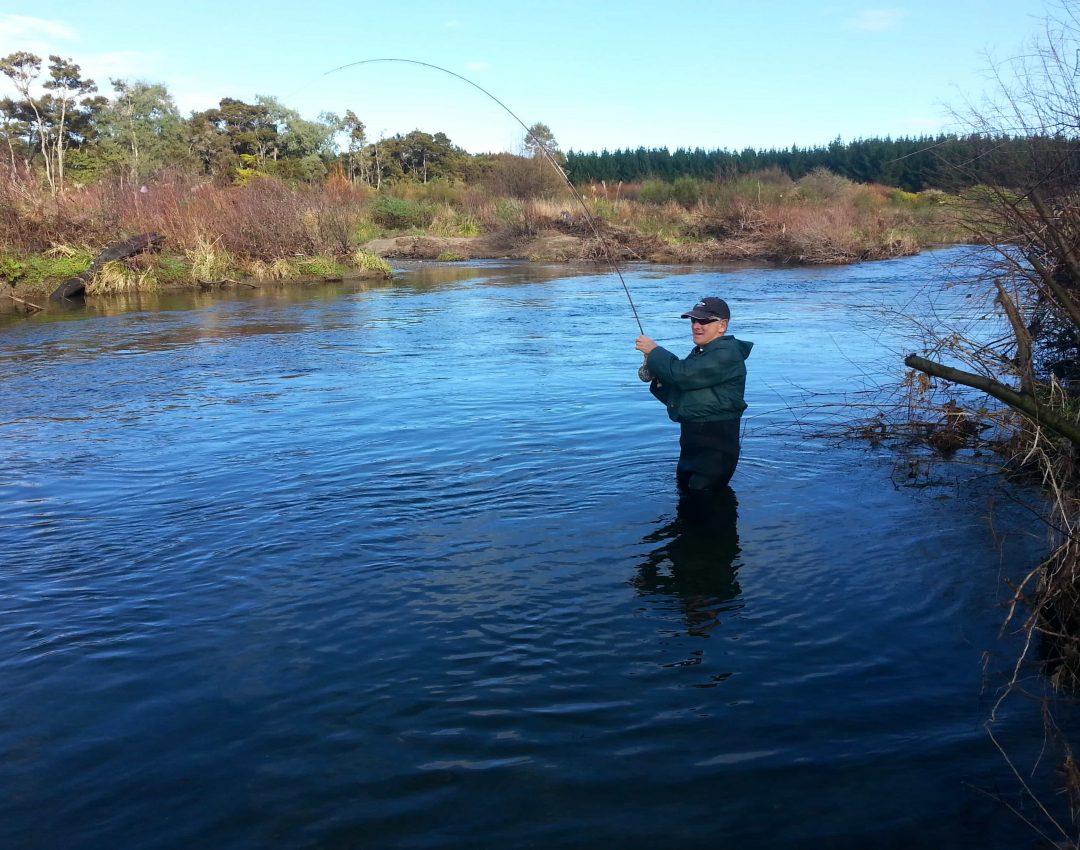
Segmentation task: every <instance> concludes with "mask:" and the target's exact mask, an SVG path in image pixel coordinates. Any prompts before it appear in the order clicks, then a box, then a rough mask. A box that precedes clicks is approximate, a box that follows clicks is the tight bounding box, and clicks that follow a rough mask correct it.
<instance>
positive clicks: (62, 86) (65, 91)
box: [42, 56, 97, 192]
mask: <svg viewBox="0 0 1080 850" xmlns="http://www.w3.org/2000/svg"><path fill="white" fill-rule="evenodd" d="M42 87H43V88H45V89H47V90H48V91H50V92H52V104H51V105H52V107H53V112H54V118H53V122H54V132H53V163H54V173H55V177H56V185H57V187H58V189H59V190H60V191H61V192H63V191H64V152H65V150H66V149H67V147H68V139H67V137H66V135H65V133H66V130H67V128H68V122H69V116H70V115H71V114H72V113H73V112H74V110H75V107H76V104H77V102H78V98H80V97H83V96H85V95H88V94H91V93H92V92H96V91H97V85H96V84H95V83H94V81H93V80H84V79H83V78H82V70H81V69H80V68H79V66H78V65H76V64H75V63H73V62H72V61H71V60H70V59H61V58H60V57H59V56H50V57H49V79H48V80H47V81H46V82H45V83H44V84H43V86H42Z"/></svg>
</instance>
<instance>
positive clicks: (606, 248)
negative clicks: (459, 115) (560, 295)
mask: <svg viewBox="0 0 1080 850" xmlns="http://www.w3.org/2000/svg"><path fill="white" fill-rule="evenodd" d="M388 62H397V63H401V64H405V65H418V66H419V67H421V68H430V69H431V70H433V71H440V72H442V73H443V74H449V75H450V76H451V77H455V78H456V79H458V80H461V82H463V83H466V84H468V85H470V86H472V87H473V88H474V89H476V90H477V91H478V92H480V93H481V94H483V95H484V96H485V97H487V98H489V99H490V100H492V101H494V102H495V103H496V104H497V105H498V106H499V107H501V108H502V110H503V111H504V112H506V114H507V115H509V116H510V117H511V118H513V119H514V120H515V121H517V123H518V124H520V125H521V129H523V130H524V131H525V136H526V138H529V139H532V141H533V143H534V144H535V145H536V147H537V149H538V150H539V151H540V152H541V154H542V155H543V157H544V159H546V160H547V161H548V162H549V163H550V164H551V167H552V168H554V169H555V171H556V173H557V174H558V175H559V176H560V177H561V178H562V180H563V182H564V183H565V184H566V187H567V188H568V189H569V190H570V194H572V195H573V196H574V199H575V200H576V201H577V202H578V204H579V205H580V206H581V210H582V212H583V213H584V214H585V221H586V223H587V224H588V225H589V229H590V230H591V231H592V233H593V235H594V236H595V237H596V241H597V243H598V244H599V245H600V249H601V252H602V253H603V255H604V260H605V262H606V263H607V264H608V266H610V267H611V270H612V271H613V272H615V275H616V276H617V277H618V278H619V283H620V284H621V285H622V289H623V292H624V293H626V300H627V301H628V302H629V303H630V310H631V312H632V313H633V314H634V321H635V322H636V323H637V326H638V332H639V333H641V335H642V336H644V335H645V329H644V328H643V327H642V326H641V319H640V318H639V317H638V311H637V307H636V306H635V305H634V299H633V298H632V297H631V295H630V287H628V286H627V285H626V280H625V279H624V278H623V273H622V269H620V268H619V264H618V263H617V262H615V256H614V254H612V252H611V245H610V244H609V243H608V240H607V239H606V238H604V234H603V233H601V232H600V225H599V224H598V223H597V221H596V218H595V216H593V214H592V213H591V212H590V211H589V207H588V205H587V204H586V203H585V199H584V197H582V195H581V194H580V193H579V192H578V190H577V189H576V188H574V184H573V183H572V182H571V180H570V178H569V176H567V174H566V171H565V170H564V169H563V167H562V166H561V165H560V164H559V161H558V160H557V159H556V158H555V155H554V154H553V153H552V152H551V151H550V150H549V149H548V146H547V145H546V144H544V140H543V139H540V138H538V137H537V136H536V134H535V133H533V132H532V130H530V129H529V128H528V127H527V126H526V124H525V122H524V121H522V120H521V118H519V117H518V115H517V113H515V112H514V110H512V109H511V108H510V107H509V106H507V105H506V104H505V103H503V102H502V101H501V100H499V99H498V98H497V97H495V95H493V94H492V93H491V92H489V91H488V90H487V89H485V88H484V87H483V86H481V85H480V84H479V83H476V82H473V81H472V80H470V79H469V78H468V77H464V76H462V75H461V74H458V73H457V72H455V71H451V70H450V69H448V68H443V67H442V66H440V65H434V64H432V63H431V62H421V61H419V60H417V59H361V60H360V61H359V62H350V63H348V64H347V65H341V66H339V67H337V68H332V69H331V70H329V71H326V72H325V73H324V74H323V75H322V76H323V77H328V76H330V75H331V74H336V73H338V72H339V71H345V70H347V69H349V68H358V67H359V66H361V65H374V64H378V63H388ZM638 377H640V378H641V380H643V381H649V380H651V379H652V376H651V375H650V374H649V370H648V368H647V367H646V366H642V367H641V368H640V369H638Z"/></svg>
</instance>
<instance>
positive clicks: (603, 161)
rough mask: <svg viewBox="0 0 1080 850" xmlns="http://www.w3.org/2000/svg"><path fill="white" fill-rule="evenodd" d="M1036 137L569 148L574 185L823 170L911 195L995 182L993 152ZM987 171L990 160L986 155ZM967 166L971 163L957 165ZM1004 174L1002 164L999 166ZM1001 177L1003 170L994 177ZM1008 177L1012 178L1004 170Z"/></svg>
mask: <svg viewBox="0 0 1080 850" xmlns="http://www.w3.org/2000/svg"><path fill="white" fill-rule="evenodd" d="M1030 141H1031V140H1030V139H1021V138H1013V137H1009V136H991V135H984V134H977V133H975V134H969V135H954V134H939V135H936V136H919V137H912V138H907V137H904V138H897V139H893V138H890V137H885V138H869V139H858V140H855V141H851V142H844V141H841V140H840V139H835V140H834V141H832V142H830V143H829V144H827V145H818V146H814V147H799V146H797V145H792V146H791V147H789V148H770V149H768V150H759V149H755V148H745V149H743V150H741V151H731V150H727V149H716V150H705V149H703V148H693V149H687V148H678V149H677V150H675V151H671V150H669V149H668V148H644V147H642V148H637V149H636V150H631V149H625V150H615V151H607V150H604V151H601V152H600V153H585V152H580V151H569V152H568V153H567V154H566V161H567V166H566V170H567V174H568V175H569V176H570V179H571V180H572V181H573V182H574V183H585V182H588V181H601V180H602V181H606V182H609V183H610V182H615V181H619V180H622V181H626V182H639V181H643V180H665V181H672V180H676V179H678V178H680V177H692V178H697V179H701V180H709V179H718V178H724V177H731V176H737V175H740V174H750V173H753V172H757V171H765V170H769V169H779V170H780V171H783V172H784V173H786V174H787V175H788V176H790V177H791V178H792V179H794V180H798V179H799V178H801V177H805V176H806V175H807V174H809V173H810V172H812V171H814V170H816V169H820V168H825V169H827V170H829V171H831V172H833V173H834V174H839V175H841V176H842V177H847V178H848V179H849V180H854V181H855V182H857V183H881V184H883V185H886V186H896V187H899V188H901V189H905V190H907V191H909V192H921V191H923V190H925V189H944V190H946V191H952V190H956V189H959V188H964V187H966V186H970V185H973V183H975V182H979V181H981V180H984V179H989V178H990V177H991V174H990V172H989V170H986V171H985V172H984V170H982V169H980V168H979V163H980V162H981V161H983V160H984V159H985V158H986V155H987V153H989V152H990V151H993V152H994V154H995V155H994V157H993V158H992V162H993V163H1000V162H1001V161H1002V159H1004V158H1008V151H1007V150H1003V149H1006V148H1007V149H1015V153H1016V155H1017V156H1021V157H1022V156H1023V151H1024V150H1026V148H1027V146H1028V145H1029V144H1030ZM986 161H987V165H988V169H989V166H990V162H991V160H989V159H987V160H986ZM960 164H963V165H964V166H965V167H964V168H962V169H958V168H957V166H958V165H960ZM995 170H997V171H998V172H999V169H995ZM993 176H994V177H995V178H998V179H1000V178H1001V176H1002V175H1001V174H1000V173H996V174H994V175H993ZM1006 176H1007V175H1006Z"/></svg>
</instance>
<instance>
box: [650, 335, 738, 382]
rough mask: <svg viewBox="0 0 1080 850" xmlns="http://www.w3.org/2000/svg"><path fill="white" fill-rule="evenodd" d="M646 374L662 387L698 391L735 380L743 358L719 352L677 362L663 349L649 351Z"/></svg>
mask: <svg viewBox="0 0 1080 850" xmlns="http://www.w3.org/2000/svg"><path fill="white" fill-rule="evenodd" d="M646 362H647V363H648V365H649V371H650V372H652V373H653V375H654V376H655V377H656V378H657V379H658V380H659V381H660V382H661V383H663V384H668V385H670V386H672V387H675V388H676V389H680V390H699V389H703V388H704V387H711V386H715V385H716V384H722V383H724V382H725V381H729V380H732V379H733V378H737V377H738V376H739V374H740V372H741V368H740V367H741V365H742V359H741V358H740V357H739V356H738V354H737V353H736V352H734V351H725V350H721V351H718V352H715V353H710V354H709V355H707V356H705V355H703V356H701V357H688V358H686V359H685V360H680V359H679V358H678V357H676V356H675V355H674V354H672V353H671V352H670V351H668V350H667V349H666V348H664V347H662V346H659V345H658V346H656V348H654V349H652V350H651V351H650V352H649V355H648V357H647V358H646Z"/></svg>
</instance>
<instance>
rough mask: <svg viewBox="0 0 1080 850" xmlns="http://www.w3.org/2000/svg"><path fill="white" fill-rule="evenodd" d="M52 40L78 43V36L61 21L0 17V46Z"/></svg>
mask: <svg viewBox="0 0 1080 850" xmlns="http://www.w3.org/2000/svg"><path fill="white" fill-rule="evenodd" d="M53 39H55V40H58V41H78V40H79V34H78V33H77V32H76V31H75V30H74V29H72V28H71V27H69V26H68V25H67V24H65V23H64V22H62V21H48V20H45V18H31V17H29V16H27V15H0V44H11V43H14V42H17V41H28V40H34V41H42V40H44V41H50V40H53ZM15 49H16V50H17V49H19V48H15ZM23 49H25V48H23Z"/></svg>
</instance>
